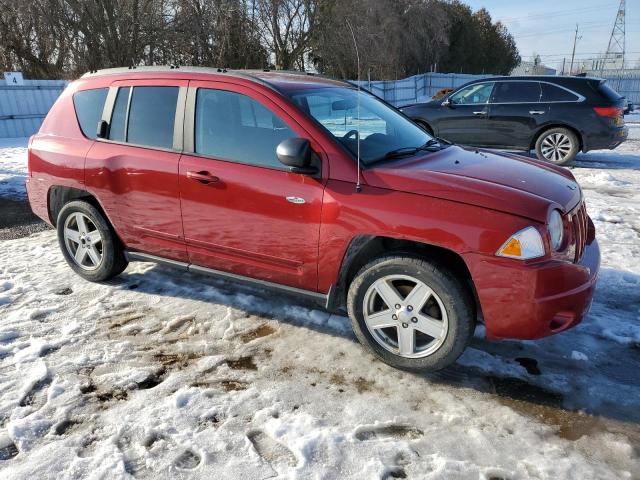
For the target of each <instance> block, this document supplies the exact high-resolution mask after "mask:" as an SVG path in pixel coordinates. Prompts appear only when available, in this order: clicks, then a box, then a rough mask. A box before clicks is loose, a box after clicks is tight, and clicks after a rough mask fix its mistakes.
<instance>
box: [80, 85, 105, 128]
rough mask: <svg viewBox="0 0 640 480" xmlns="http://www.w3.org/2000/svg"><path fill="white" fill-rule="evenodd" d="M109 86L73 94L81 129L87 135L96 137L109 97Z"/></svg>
mask: <svg viewBox="0 0 640 480" xmlns="http://www.w3.org/2000/svg"><path fill="white" fill-rule="evenodd" d="M107 92H108V89H107V88H95V89H92V90H81V91H79V92H76V93H74V94H73V106H74V108H75V110H76V117H77V118H78V124H79V125H80V130H82V133H83V134H84V136H85V137H87V138H91V139H95V138H96V133H97V131H98V122H99V121H100V119H101V118H102V109H103V108H104V102H105V100H106V99H107Z"/></svg>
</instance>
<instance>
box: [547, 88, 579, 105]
mask: <svg viewBox="0 0 640 480" xmlns="http://www.w3.org/2000/svg"><path fill="white" fill-rule="evenodd" d="M578 100H579V97H578V96H577V95H576V94H575V93H571V92H570V91H568V90H565V89H564V88H560V87H558V86H556V85H551V84H549V83H543V84H542V101H543V102H577V101H578Z"/></svg>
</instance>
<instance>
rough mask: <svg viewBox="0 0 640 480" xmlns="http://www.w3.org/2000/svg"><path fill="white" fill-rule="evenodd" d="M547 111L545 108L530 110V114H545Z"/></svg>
mask: <svg viewBox="0 0 640 480" xmlns="http://www.w3.org/2000/svg"><path fill="white" fill-rule="evenodd" d="M545 113H547V112H545V111H544V110H529V115H544V114H545Z"/></svg>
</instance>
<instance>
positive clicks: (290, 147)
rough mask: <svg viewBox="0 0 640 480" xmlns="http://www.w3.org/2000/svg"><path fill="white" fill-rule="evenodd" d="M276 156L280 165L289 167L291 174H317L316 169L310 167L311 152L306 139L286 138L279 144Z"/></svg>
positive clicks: (309, 144)
mask: <svg viewBox="0 0 640 480" xmlns="http://www.w3.org/2000/svg"><path fill="white" fill-rule="evenodd" d="M276 156H277V157H278V160H280V163H282V164H284V165H286V166H287V167H289V171H290V172H293V173H301V174H304V175H313V174H314V173H318V168H317V167H315V166H313V165H311V160H312V156H313V152H312V150H311V143H309V140H307V139H306V138H299V137H294V138H287V139H286V140H283V141H282V142H280V144H279V145H278V147H277V148H276Z"/></svg>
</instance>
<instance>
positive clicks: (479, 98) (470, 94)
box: [450, 82, 493, 105]
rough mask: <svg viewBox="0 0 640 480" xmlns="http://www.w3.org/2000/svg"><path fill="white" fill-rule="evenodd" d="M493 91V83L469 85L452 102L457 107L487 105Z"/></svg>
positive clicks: (453, 97) (458, 92) (453, 96)
mask: <svg viewBox="0 0 640 480" xmlns="http://www.w3.org/2000/svg"><path fill="white" fill-rule="evenodd" d="M492 90H493V82H491V83H475V84H473V85H469V86H468V87H465V88H463V89H461V90H459V91H457V92H456V93H454V94H453V95H452V96H451V98H450V100H451V101H452V102H453V103H455V104H457V105H474V104H478V103H487V102H488V101H489V97H490V96H491V91H492Z"/></svg>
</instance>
